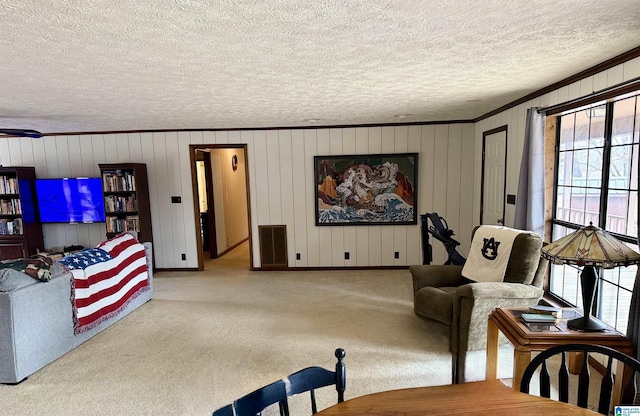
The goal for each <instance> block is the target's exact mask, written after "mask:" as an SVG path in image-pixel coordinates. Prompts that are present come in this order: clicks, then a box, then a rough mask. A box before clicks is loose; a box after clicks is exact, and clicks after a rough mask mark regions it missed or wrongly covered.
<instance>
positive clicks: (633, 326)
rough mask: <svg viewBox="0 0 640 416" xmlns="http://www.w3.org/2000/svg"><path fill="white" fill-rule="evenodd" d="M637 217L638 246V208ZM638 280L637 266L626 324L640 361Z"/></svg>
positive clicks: (639, 211) (639, 297)
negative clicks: (639, 345)
mask: <svg viewBox="0 0 640 416" xmlns="http://www.w3.org/2000/svg"><path fill="white" fill-rule="evenodd" d="M638 179H639V180H640V169H638ZM638 183H640V182H638ZM637 215H638V218H637V226H638V244H639V245H640V207H638V213H637ZM638 279H640V265H638V271H637V272H636V281H635V282H634V284H633V292H632V293H631V305H630V307H629V322H628V323H627V338H629V339H630V340H631V342H632V343H633V346H634V347H635V349H636V358H637V359H639V360H640V353H638V343H639V342H640V284H638Z"/></svg>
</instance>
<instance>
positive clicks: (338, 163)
mask: <svg viewBox="0 0 640 416" xmlns="http://www.w3.org/2000/svg"><path fill="white" fill-rule="evenodd" d="M313 159H314V173H315V178H314V184H315V190H316V192H315V197H316V203H315V209H316V215H315V216H316V225H411V224H417V222H418V215H417V201H418V194H417V190H418V153H399V154H380V155H348V156H315V157H314V158H313Z"/></svg>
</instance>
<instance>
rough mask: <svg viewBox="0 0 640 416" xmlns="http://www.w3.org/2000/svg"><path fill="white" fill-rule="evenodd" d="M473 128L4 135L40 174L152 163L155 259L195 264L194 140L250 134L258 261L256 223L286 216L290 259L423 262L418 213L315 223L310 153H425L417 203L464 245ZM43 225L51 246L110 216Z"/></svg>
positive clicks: (5, 158) (10, 157) (317, 263)
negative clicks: (406, 221) (367, 221)
mask: <svg viewBox="0 0 640 416" xmlns="http://www.w3.org/2000/svg"><path fill="white" fill-rule="evenodd" d="M474 133H475V131H474V125H473V124H437V125H433V124H432V125H410V126H384V127H353V128H327V129H322V128H318V129H280V130H233V131H195V132H172V131H168V132H148V133H117V134H96V135H69V136H46V137H44V138H42V139H31V138H3V139H1V140H0V164H2V165H5V166H35V167H36V174H37V176H38V177H39V178H54V177H72V176H98V163H123V162H143V163H146V164H147V170H148V175H149V192H150V199H151V216H152V222H153V231H154V236H153V238H154V251H155V253H156V267H159V268H165V269H171V268H197V256H196V249H197V248H196V236H195V230H196V227H195V221H196V220H197V219H196V218H194V214H193V198H194V195H192V193H191V189H192V188H191V170H190V166H189V164H190V160H189V145H190V144H247V164H248V168H249V193H250V210H251V220H252V222H251V224H250V226H251V229H252V241H251V245H252V249H253V259H254V264H253V266H254V267H256V268H259V267H260V252H259V247H258V232H257V229H258V225H278V224H285V225H286V226H287V243H288V250H289V252H288V256H289V265H290V267H377V266H407V265H411V264H419V263H422V250H421V242H420V225H419V223H418V224H417V225H415V226H350V227H316V226H315V219H314V209H315V204H314V183H313V156H316V155H323V154H326V155H339V154H374V153H405V152H418V153H420V178H419V184H418V192H419V194H418V199H419V203H418V211H419V213H420V214H423V213H426V212H438V213H439V214H440V215H441V216H443V217H444V218H445V219H446V220H447V221H448V223H449V226H450V228H451V229H453V230H454V231H455V232H456V237H457V239H458V240H459V241H460V242H461V243H462V247H461V251H463V252H465V253H466V250H468V245H469V241H470V235H471V234H470V233H471V229H472V227H473V226H474V225H475V223H474V221H473V219H472V218H473V216H474V211H477V206H476V207H474V203H473V195H474V183H477V182H478V180H477V178H476V177H475V175H477V174H476V173H475V172H476V171H477V166H475V165H476V164H477V163H478V162H477V161H476V155H475V154H474V146H473V142H474ZM171 196H181V197H182V203H181V204H172V203H171ZM43 229H44V236H45V247H47V248H54V247H61V246H65V245H71V244H81V245H84V246H93V245H96V244H97V243H99V242H100V241H102V240H103V239H104V235H105V227H104V224H93V225H85V224H82V225H66V224H47V225H44V226H43ZM433 246H434V263H443V262H444V261H445V259H446V255H445V252H444V248H443V247H442V244H440V243H437V242H435V243H434V244H433ZM347 251H348V252H349V253H350V259H349V260H345V259H344V253H345V252H347ZM395 252H398V253H399V258H398V259H396V258H394V253H395ZM181 253H186V254H187V256H186V257H187V259H186V260H181ZM296 253H300V260H296Z"/></svg>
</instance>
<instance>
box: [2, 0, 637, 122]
mask: <svg viewBox="0 0 640 416" xmlns="http://www.w3.org/2000/svg"><path fill="white" fill-rule="evenodd" d="M637 46H640V1H638V0H616V1H613V0H609V1H607V0H528V1H514V0H467V1H463V0H423V1H417V0H398V1H389V0H368V1H364V0H353V1H348V0H342V1H337V0H334V1H331V0H281V1H277V0H264V1H260V0H253V1H249V0H246V1H242V0H218V1H205V0H173V1H169V0H102V1H101V0H76V1H72V0H3V1H2V2H0V54H1V55H0V56H1V57H0V127H4V128H28V129H36V130H40V131H42V132H43V133H51V132H89V131H121V130H153V129H161V130H172V129H200V128H202V129H207V128H241V127H245V128H246V127H285V126H301V125H302V126H305V125H314V124H315V125H343V124H368V123H397V122H414V121H445V120H467V119H473V118H476V117H478V116H481V115H483V114H486V113H487V112H489V111H491V110H494V109H496V108H498V107H500V106H502V105H504V104H507V103H509V102H511V101H514V100H516V99H518V98H521V97H523V96H525V95H527V94H528V93H530V92H533V91H536V90H538V89H540V88H542V87H545V86H547V85H550V84H552V83H554V82H556V81H559V80H561V79H564V78H566V77H568V76H571V75H574V74H576V73H578V72H580V71H582V70H585V69H587V68H589V67H592V66H594V65H596V64H598V63H601V62H603V61H605V60H607V59H610V58H612V57H614V56H616V55H619V54H621V53H623V52H626V51H628V50H630V49H633V48H634V47H637ZM397 115H408V116H407V117H406V118H399V117H397ZM309 119H320V121H319V122H315V123H313V122H311V121H309Z"/></svg>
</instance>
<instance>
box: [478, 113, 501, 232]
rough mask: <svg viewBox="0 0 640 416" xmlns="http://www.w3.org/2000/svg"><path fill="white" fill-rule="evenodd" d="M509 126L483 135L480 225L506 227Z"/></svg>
mask: <svg viewBox="0 0 640 416" xmlns="http://www.w3.org/2000/svg"><path fill="white" fill-rule="evenodd" d="M506 166H507V126H506V125H505V126H502V127H498V128H495V129H493V130H488V131H485V132H484V133H482V184H481V188H480V224H486V225H504V214H505V194H506V191H507V178H506V173H507V168H506Z"/></svg>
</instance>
